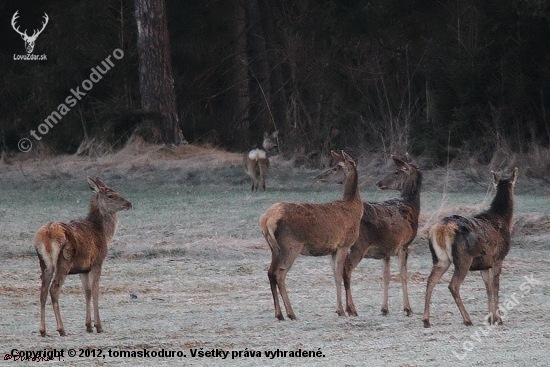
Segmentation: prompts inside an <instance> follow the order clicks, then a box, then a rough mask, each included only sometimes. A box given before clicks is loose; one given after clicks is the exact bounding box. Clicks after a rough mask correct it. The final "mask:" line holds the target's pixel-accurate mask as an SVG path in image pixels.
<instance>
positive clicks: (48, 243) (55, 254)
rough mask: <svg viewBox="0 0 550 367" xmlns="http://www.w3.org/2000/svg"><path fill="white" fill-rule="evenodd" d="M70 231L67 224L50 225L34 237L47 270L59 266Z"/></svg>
mask: <svg viewBox="0 0 550 367" xmlns="http://www.w3.org/2000/svg"><path fill="white" fill-rule="evenodd" d="M69 234H70V229H69V227H68V226H67V225H66V224H65V223H61V222H53V223H48V224H46V225H44V226H42V227H40V228H39V229H38V231H36V234H35V236H34V247H35V249H36V253H37V254H38V257H39V258H40V259H41V260H42V261H43V262H44V265H45V266H46V269H48V270H52V269H55V268H56V266H57V259H58V258H59V254H60V253H61V250H62V249H63V247H64V246H65V245H66V244H67V242H68V237H69Z"/></svg>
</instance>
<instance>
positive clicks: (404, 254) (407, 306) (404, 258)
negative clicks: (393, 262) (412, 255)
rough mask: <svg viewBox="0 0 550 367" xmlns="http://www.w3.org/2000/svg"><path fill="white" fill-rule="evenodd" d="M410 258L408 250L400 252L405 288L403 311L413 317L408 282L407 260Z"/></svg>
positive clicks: (402, 283) (402, 279)
mask: <svg viewBox="0 0 550 367" xmlns="http://www.w3.org/2000/svg"><path fill="white" fill-rule="evenodd" d="M408 257H409V253H408V251H407V249H406V248H401V250H400V251H399V260H400V263H401V267H400V269H401V286H402V287H403V311H405V312H406V313H407V316H411V315H412V314H413V311H412V308H411V305H410V303H409V292H408V288H407V285H408V280H409V275H408V274H407V259H408Z"/></svg>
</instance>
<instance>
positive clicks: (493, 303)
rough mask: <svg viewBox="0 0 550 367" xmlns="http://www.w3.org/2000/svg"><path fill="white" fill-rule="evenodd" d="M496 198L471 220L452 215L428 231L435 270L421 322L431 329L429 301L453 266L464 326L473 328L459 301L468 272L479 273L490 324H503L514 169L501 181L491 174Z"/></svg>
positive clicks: (452, 288)
mask: <svg viewBox="0 0 550 367" xmlns="http://www.w3.org/2000/svg"><path fill="white" fill-rule="evenodd" d="M491 174H492V176H493V181H494V184H495V186H496V190H497V192H496V195H495V197H494V199H493V201H492V203H491V205H490V207H489V209H487V210H486V211H484V212H482V213H480V214H477V215H475V216H474V217H472V218H465V217H462V216H459V215H451V216H448V217H445V218H443V219H441V220H440V221H439V222H438V223H437V224H435V225H434V226H433V227H432V228H431V229H430V231H429V246H430V252H431V253H432V260H433V268H432V272H431V273H430V276H429V277H428V284H427V286H426V299H425V305H424V316H423V317H422V322H423V323H424V327H426V328H429V327H430V299H431V297H432V292H433V290H434V287H435V285H436V284H437V283H438V282H439V279H441V276H442V275H443V274H444V273H445V271H447V269H448V268H449V266H450V265H451V262H452V263H453V264H454V266H455V270H454V273H453V277H452V278H451V283H450V284H449V290H450V291H451V294H452V295H453V298H454V300H455V302H456V304H457V306H458V309H459V310H460V313H461V314H462V318H463V319H464V324H465V325H467V326H471V325H472V320H471V319H470V315H468V312H467V311H466V308H465V307H464V304H463V303H462V299H461V298H460V285H461V284H462V282H463V281H464V278H465V277H466V274H468V270H480V271H481V277H482V278H483V282H484V283H485V288H486V289H487V297H488V300H489V302H488V303H489V320H488V321H489V323H495V324H497V323H498V324H502V319H501V317H500V315H499V314H498V292H499V288H500V271H501V269H502V262H503V261H504V258H505V257H506V255H507V254H508V251H509V250H510V236H511V235H510V231H511V224H512V215H513V212H514V185H515V183H516V178H517V176H518V169H517V168H515V169H514V172H513V173H512V176H511V177H510V178H508V179H499V177H498V176H497V174H496V173H494V172H492V171H491Z"/></svg>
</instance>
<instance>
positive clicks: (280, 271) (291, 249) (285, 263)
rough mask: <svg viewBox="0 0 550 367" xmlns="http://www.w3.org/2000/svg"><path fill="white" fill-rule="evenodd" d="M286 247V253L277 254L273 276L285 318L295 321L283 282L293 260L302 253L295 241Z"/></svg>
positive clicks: (299, 245) (300, 246) (299, 244)
mask: <svg viewBox="0 0 550 367" xmlns="http://www.w3.org/2000/svg"><path fill="white" fill-rule="evenodd" d="M288 245H289V246H288V248H286V251H285V250H283V251H281V252H280V254H279V259H278V261H277V267H276V268H275V270H274V274H275V280H276V282H277V287H278V288H279V292H280V293H281V297H282V298H283V303H284V305H285V309H286V313H287V316H288V318H289V319H291V320H296V315H295V314H294V310H293V309H292V306H291V305H290V299H289V298H288V293H287V291H286V285H285V280H286V275H287V273H288V271H289V270H290V268H291V267H292V264H293V263H294V260H296V258H297V257H298V255H299V254H300V252H301V251H302V247H303V245H302V244H301V243H299V242H295V241H291V242H290V243H289V244H288ZM279 312H280V310H279ZM279 319H280V318H279Z"/></svg>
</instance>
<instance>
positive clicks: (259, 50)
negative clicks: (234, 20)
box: [248, 0, 273, 141]
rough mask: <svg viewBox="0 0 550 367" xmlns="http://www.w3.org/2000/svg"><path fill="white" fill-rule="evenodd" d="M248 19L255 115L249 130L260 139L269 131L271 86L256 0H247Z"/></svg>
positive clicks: (251, 82)
mask: <svg viewBox="0 0 550 367" xmlns="http://www.w3.org/2000/svg"><path fill="white" fill-rule="evenodd" d="M248 19H249V22H250V29H249V33H248V50H249V53H250V69H251V72H252V78H251V80H250V95H251V102H252V103H251V106H250V107H251V108H250V115H251V116H255V119H254V120H252V121H251V126H250V132H251V134H252V136H253V137H254V139H255V140H258V141H259V140H260V138H261V137H262V136H263V133H264V132H265V131H269V130H270V129H271V128H272V126H273V124H271V123H270V121H271V110H270V108H271V88H270V86H269V85H270V80H269V77H270V75H269V64H268V62H267V51H266V44H265V37H264V33H263V29H262V22H261V18H260V8H259V4H258V0H249V2H248Z"/></svg>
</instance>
